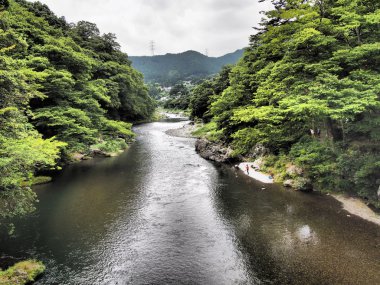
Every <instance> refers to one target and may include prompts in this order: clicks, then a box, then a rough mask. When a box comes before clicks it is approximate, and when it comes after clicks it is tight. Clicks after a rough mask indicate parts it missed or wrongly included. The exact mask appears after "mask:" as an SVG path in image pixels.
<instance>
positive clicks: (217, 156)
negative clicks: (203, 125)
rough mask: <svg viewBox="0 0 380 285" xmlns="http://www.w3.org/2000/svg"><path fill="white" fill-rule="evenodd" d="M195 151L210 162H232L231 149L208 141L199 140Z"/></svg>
mask: <svg viewBox="0 0 380 285" xmlns="http://www.w3.org/2000/svg"><path fill="white" fill-rule="evenodd" d="M195 150H196V152H197V153H199V155H200V156H201V157H203V158H205V159H208V160H212V161H216V162H227V161H231V154H232V149H231V148H229V147H225V146H223V145H221V144H217V143H213V142H210V141H208V140H206V139H198V140H197V141H196V142H195Z"/></svg>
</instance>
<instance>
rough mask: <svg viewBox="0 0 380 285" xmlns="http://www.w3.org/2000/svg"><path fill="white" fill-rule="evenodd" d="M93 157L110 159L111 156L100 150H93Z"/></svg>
mask: <svg viewBox="0 0 380 285" xmlns="http://www.w3.org/2000/svg"><path fill="white" fill-rule="evenodd" d="M91 155H92V156H103V157H109V156H110V155H109V154H108V153H106V152H105V151H102V150H100V149H93V150H92V152H91Z"/></svg>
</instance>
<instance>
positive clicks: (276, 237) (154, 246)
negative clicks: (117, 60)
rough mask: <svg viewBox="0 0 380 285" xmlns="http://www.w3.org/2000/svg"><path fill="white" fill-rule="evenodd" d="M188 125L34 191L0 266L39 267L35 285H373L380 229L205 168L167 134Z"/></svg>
mask: <svg viewBox="0 0 380 285" xmlns="http://www.w3.org/2000/svg"><path fill="white" fill-rule="evenodd" d="M185 123H186V122H184V121H179V120H168V121H164V122H156V123H150V124H145V125H141V126H138V127H136V129H135V131H136V132H137V133H138V138H137V141H136V142H135V143H134V144H133V145H132V146H131V147H130V149H129V150H128V151H127V152H125V153H124V154H122V155H120V156H119V157H115V158H108V159H94V160H91V161H85V162H81V163H77V164H75V165H71V166H69V167H67V168H66V169H65V170H64V171H62V173H60V175H58V177H56V179H55V181H54V182H53V183H50V184H46V185H42V186H39V187H36V192H37V193H38V197H39V200H40V203H39V204H38V207H37V208H38V209H37V211H36V213H35V214H34V215H33V216H32V217H29V218H27V219H23V220H21V221H18V222H17V230H16V233H15V235H14V236H13V237H11V238H7V237H2V239H1V242H0V257H1V256H3V257H4V256H12V257H15V258H29V257H33V258H37V259H40V260H42V261H43V262H44V263H45V264H46V265H47V271H46V273H45V274H44V275H43V276H42V278H41V279H39V280H38V281H37V282H36V284H86V285H87V284H89V285H90V284H91V285H92V284H217V285H222V284H380V227H378V226H376V225H373V224H371V223H369V222H366V221H363V220H361V219H359V218H357V217H355V216H351V217H349V216H347V212H345V211H343V210H341V208H340V206H339V204H338V202H336V201H334V200H333V199H331V198H329V197H325V196H320V195H317V194H303V193H296V192H292V191H288V190H285V189H283V188H282V187H280V186H278V185H270V186H268V185H263V184H261V183H260V182H257V181H254V180H252V179H251V178H248V177H246V176H244V175H243V174H242V173H240V172H239V171H238V170H235V169H233V168H232V167H231V166H228V165H224V166H217V165H214V164H213V163H211V162H208V161H206V160H204V159H202V158H201V157H199V156H198V155H197V154H196V153H195V151H194V140H193V139H189V138H178V137H171V136H169V135H167V134H165V131H166V130H168V129H173V128H178V127H182V126H183V125H184V124H185ZM264 188H265V189H264Z"/></svg>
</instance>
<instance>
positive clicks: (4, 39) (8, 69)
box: [0, 0, 155, 225]
mask: <svg viewBox="0 0 380 285" xmlns="http://www.w3.org/2000/svg"><path fill="white" fill-rule="evenodd" d="M0 94H1V98H0V224H2V225H7V221H8V220H9V219H11V218H12V217H14V216H18V215H25V214H28V213H29V212H31V211H32V210H33V208H34V206H33V202H34V201H35V198H36V197H35V194H33V192H32V191H31V190H30V186H31V185H32V183H33V182H34V181H35V179H34V178H33V177H34V175H36V174H38V173H39V172H40V171H45V170H50V169H55V168H56V164H57V163H63V159H64V158H65V157H67V156H68V155H69V154H70V153H71V152H74V151H81V152H87V151H89V150H90V146H91V145H93V144H95V143H96V142H98V141H99V140H104V141H105V142H107V143H106V145H105V148H107V149H121V148H125V144H126V143H127V142H130V141H131V140H132V138H133V136H134V134H133V132H132V130H131V124H130V123H128V122H127V121H129V122H131V121H139V120H142V119H148V118H150V116H151V115H152V113H153V111H154V109H155V103H154V101H153V99H152V98H150V97H149V94H148V90H147V88H146V86H144V83H143V78H142V75H141V74H140V73H139V72H137V71H136V70H134V69H133V68H132V67H131V63H130V61H129V60H128V56H127V55H126V54H124V53H123V52H121V51H120V45H119V44H118V43H117V42H116V38H115V36H114V35H113V34H104V35H100V33H99V30H98V29H97V27H96V25H95V24H92V23H88V22H83V21H82V22H79V23H77V24H72V25H71V24H70V25H69V24H68V23H67V22H66V21H65V19H64V18H58V17H57V16H55V15H54V13H53V12H51V11H50V9H49V8H48V7H47V6H46V5H44V4H42V3H40V2H28V1H24V0H9V1H2V2H0ZM113 140H115V142H113Z"/></svg>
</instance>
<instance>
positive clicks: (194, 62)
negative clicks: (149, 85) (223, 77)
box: [129, 49, 244, 85]
mask: <svg viewBox="0 0 380 285" xmlns="http://www.w3.org/2000/svg"><path fill="white" fill-rule="evenodd" d="M243 52H244V49H239V50H237V51H235V52H233V53H229V54H226V55H223V56H221V57H208V56H205V55H203V54H201V53H199V52H197V51H193V50H189V51H186V52H183V53H179V54H171V53H168V54H165V55H156V56H130V57H129V59H130V60H131V61H132V65H133V67H135V68H136V69H137V70H139V71H140V72H142V73H143V74H144V77H145V81H146V82H157V83H161V84H163V85H174V84H175V83H176V82H178V81H181V80H192V79H199V78H204V77H207V76H209V75H212V74H215V73H217V72H218V71H219V70H220V69H221V68H222V66H224V65H227V64H235V63H236V62H237V61H238V60H239V58H241V57H242V55H243Z"/></svg>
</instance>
